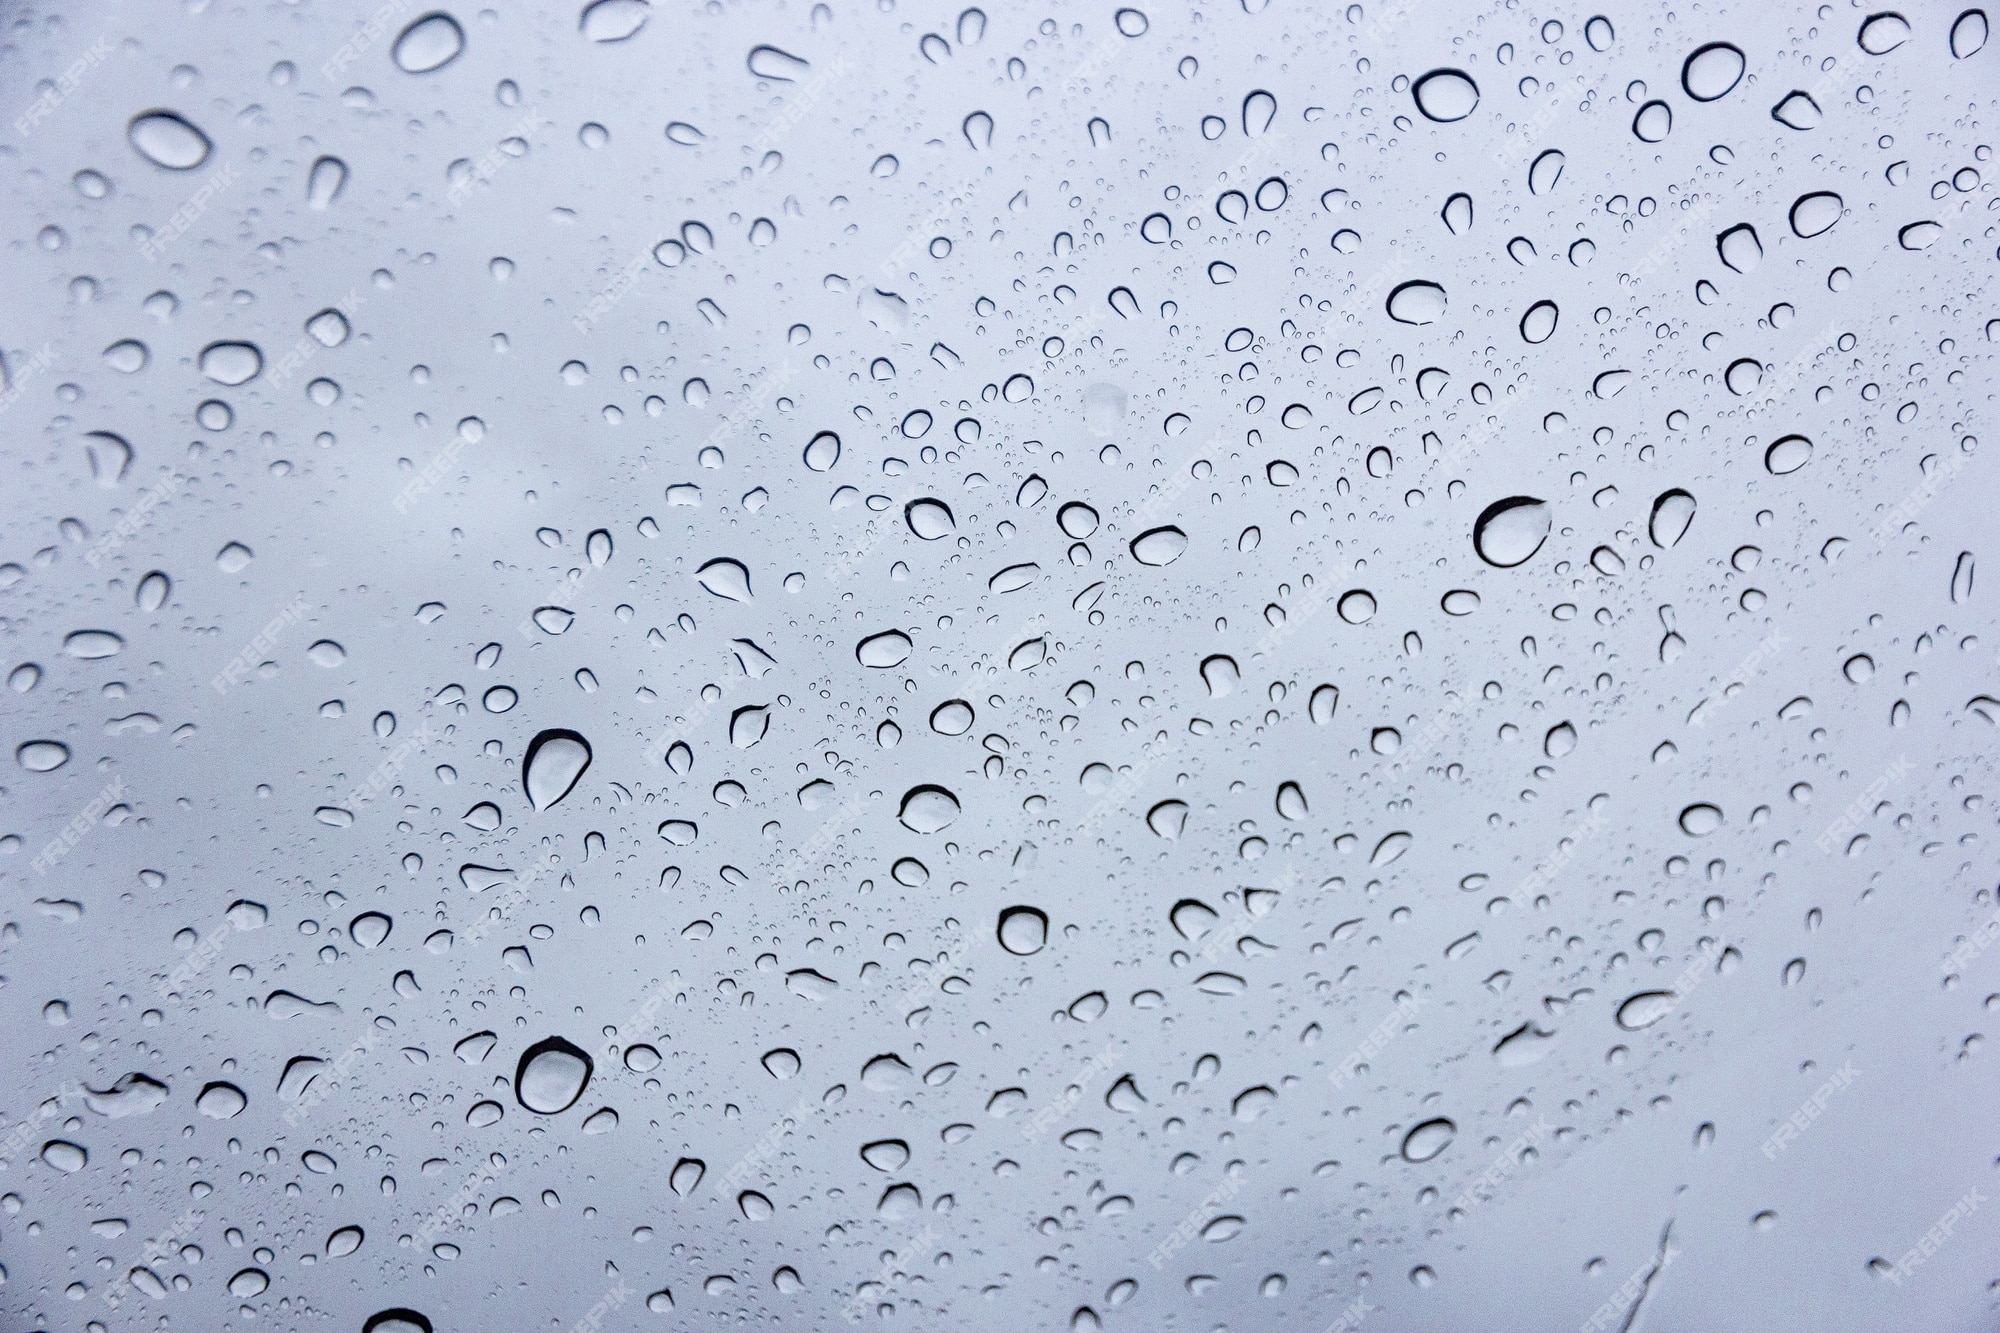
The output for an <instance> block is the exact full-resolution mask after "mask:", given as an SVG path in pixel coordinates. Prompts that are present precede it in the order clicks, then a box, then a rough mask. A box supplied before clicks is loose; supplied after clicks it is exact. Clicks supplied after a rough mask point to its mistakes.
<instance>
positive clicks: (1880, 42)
mask: <svg viewBox="0 0 2000 1333" xmlns="http://www.w3.org/2000/svg"><path fill="white" fill-rule="evenodd" d="M1854 39H1855V40H1856V41H1857V42H1859V43H1860V44H1861V49H1862V50H1864V51H1866V52H1867V53H1868V54H1869V55H1871V56H1885V55H1888V54H1889V53H1890V52H1891V51H1893V50H1895V49H1896V48H1897V47H1899V46H1901V45H1902V44H1903V43H1904V42H1907V41H1908V40H1910V24H1909V21H1908V20H1907V19H1905V18H1904V17H1903V16H1902V15H1901V14H1898V13H1896V12H1895V11H1893V10H1888V11H1885V12H1883V13H1880V14H1870V15H1869V16H1868V17H1867V18H1865V19H1863V20H1862V22H1861V31H1860V32H1858V33H1856V34H1855V37H1854Z"/></svg>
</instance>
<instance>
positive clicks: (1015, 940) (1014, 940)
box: [999, 907, 1049, 958]
mask: <svg viewBox="0 0 2000 1333" xmlns="http://www.w3.org/2000/svg"><path fill="white" fill-rule="evenodd" d="M999 934H1000V947H1001V948H1003V949H1005V950H1006V951H1007V952H1008V953H1012V954H1019V955H1021V956H1022V957H1024V958H1025V957H1027V956H1028V955H1029V954H1036V953H1040V952H1041V951H1042V946H1044V945H1045V944H1047V943H1048V941H1049V918H1048V914H1047V913H1045V912H1043V911H1041V910H1040V909H1039V908H1034V907H1009V908H1007V909H1005V910H1004V911H1002V912H1001V913H1000V927H999Z"/></svg>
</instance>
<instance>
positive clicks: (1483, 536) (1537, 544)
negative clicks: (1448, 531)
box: [1472, 495, 1552, 569]
mask: <svg viewBox="0 0 2000 1333" xmlns="http://www.w3.org/2000/svg"><path fill="white" fill-rule="evenodd" d="M1551 518H1552V516H1551V514H1550V511H1549V506H1548V505H1547V503H1545V502H1544V501H1541V500H1537V499H1536V498H1534V497H1533V496H1531V495H1514V496H1509V497H1508V498H1507V499H1505V500H1496V501H1494V502H1493V503H1492V504H1490V505H1488V506H1486V509H1485V510H1484V511H1483V512H1482V513H1481V514H1480V515H1479V518H1478V520H1477V521H1476V522H1474V523H1473V525H1472V546H1473V549H1474V550H1475V551H1477V552H1478V553H1479V558H1480V559H1482V560H1484V561H1485V562H1486V563H1487V564H1489V565H1492V566H1494V567H1495V568H1497V569H1512V568H1513V567H1514V566H1516V565H1518V564H1521V563H1523V562H1524V561H1526V560H1527V559H1529V558H1530V557H1531V556H1533V555H1534V554H1535V552H1537V551H1539V550H1541V549H1542V543H1543V542H1544V541H1546V540H1547V539H1548V535H1549V524H1550V522H1551Z"/></svg>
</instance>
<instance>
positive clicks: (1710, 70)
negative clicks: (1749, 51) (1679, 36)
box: [1681, 42, 1744, 102]
mask: <svg viewBox="0 0 2000 1333" xmlns="http://www.w3.org/2000/svg"><path fill="white" fill-rule="evenodd" d="M1743 63H1744V62H1743V53H1742V52H1741V51H1739V50H1737V49H1736V48H1735V47H1733V46H1731V45H1730V44H1729V43H1728V42H1710V43H1709V44H1708V45H1706V46H1702V47H1698V48H1696V50H1695V52H1694V54H1693V55H1691V56H1689V57H1688V58H1687V61H1686V63H1684V64H1683V65H1682V66H1681V87H1682V88H1683V89H1684V90H1686V92H1687V95H1688V96H1689V97H1692V98H1693V99H1694V100H1695V101H1697V102H1713V101H1715V100H1716V99H1718V98H1722V97H1727V96H1728V95H1729V92H1730V90H1731V89H1733V88H1735V87H1736V84H1737V82H1738V81H1739V80H1740V79H1742V77H1743Z"/></svg>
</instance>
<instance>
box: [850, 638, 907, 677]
mask: <svg viewBox="0 0 2000 1333" xmlns="http://www.w3.org/2000/svg"><path fill="white" fill-rule="evenodd" d="M912 646H913V645H912V644H911V643H910V636H909V635H907V634H905V633H903V632H902V631H901V630H894V629H892V630H884V631H883V632H882V633H880V634H871V635H869V636H868V637H867V638H865V639H863V640H862V641H861V642H860V643H859V644H857V645H856V646H855V649H854V656H855V659H856V660H857V661H859V662H860V663H861V665H862V666H865V667H876V668H883V667H893V666H901V665H902V664H903V663H904V662H905V661H907V660H909V656H910V651H911V648H912Z"/></svg>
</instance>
